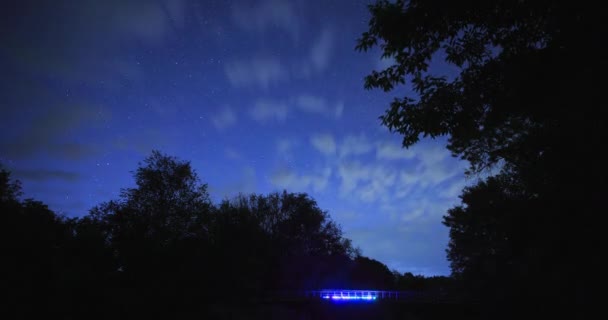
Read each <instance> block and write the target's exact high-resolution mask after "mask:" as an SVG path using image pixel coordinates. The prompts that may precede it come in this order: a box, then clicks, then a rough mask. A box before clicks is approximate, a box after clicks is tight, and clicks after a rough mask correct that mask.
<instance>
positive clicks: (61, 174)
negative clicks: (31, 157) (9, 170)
mask: <svg viewBox="0 0 608 320" xmlns="http://www.w3.org/2000/svg"><path fill="white" fill-rule="evenodd" d="M13 174H14V176H15V178H17V179H21V180H29V181H38V182H39V181H49V180H62V181H67V182H76V181H78V180H80V179H81V178H82V176H81V175H80V173H77V172H72V171H64V170H49V169H16V170H14V171H13Z"/></svg>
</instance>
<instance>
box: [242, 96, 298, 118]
mask: <svg viewBox="0 0 608 320" xmlns="http://www.w3.org/2000/svg"><path fill="white" fill-rule="evenodd" d="M288 113H289V108H288V106H287V104H283V103H281V102H276V101H269V100H259V101H257V102H256V103H255V105H254V106H253V108H252V109H251V110H250V114H251V117H252V118H253V119H254V120H256V121H258V122H266V121H269V120H276V121H279V122H284V121H285V119H287V114H288Z"/></svg>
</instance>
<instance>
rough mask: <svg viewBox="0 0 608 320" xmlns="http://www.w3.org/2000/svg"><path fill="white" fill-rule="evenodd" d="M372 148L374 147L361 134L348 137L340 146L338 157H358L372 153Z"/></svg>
mask: <svg viewBox="0 0 608 320" xmlns="http://www.w3.org/2000/svg"><path fill="white" fill-rule="evenodd" d="M373 148H374V145H373V144H372V143H371V141H370V140H369V139H368V138H367V136H365V135H363V134H360V135H348V136H346V137H345V138H344V140H343V141H342V143H341V144H340V146H339V152H338V153H339V155H340V157H347V156H351V155H353V156H358V155H362V154H366V153H368V152H370V151H372V150H373Z"/></svg>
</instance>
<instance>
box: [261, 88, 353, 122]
mask: <svg viewBox="0 0 608 320" xmlns="http://www.w3.org/2000/svg"><path fill="white" fill-rule="evenodd" d="M343 108H344V105H343V104H342V103H341V102H338V103H334V104H331V103H329V102H327V100H326V99H324V98H322V97H319V96H313V95H309V94H301V95H298V96H295V97H291V98H289V99H277V100H268V99H259V100H257V101H256V103H255V105H254V106H253V108H252V109H251V110H250V115H251V116H252V118H253V119H254V120H256V121H258V122H265V121H268V120H270V119H274V120H277V121H279V122H284V121H285V119H287V117H288V116H289V115H290V114H292V113H294V112H297V111H299V112H302V113H307V114H311V115H322V116H324V117H327V118H335V119H337V118H339V117H340V116H341V115H342V110H343Z"/></svg>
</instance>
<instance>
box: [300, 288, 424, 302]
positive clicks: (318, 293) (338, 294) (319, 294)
mask: <svg viewBox="0 0 608 320" xmlns="http://www.w3.org/2000/svg"><path fill="white" fill-rule="evenodd" d="M305 296H306V297H307V298H317V299H322V300H329V301H367V302H373V301H377V300H401V299H407V298H413V297H414V296H415V294H414V293H412V292H403V291H384V290H341V289H323V290H310V291H306V292H305Z"/></svg>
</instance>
